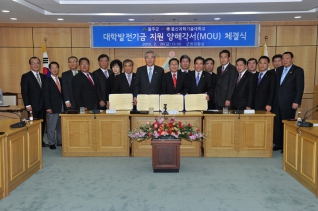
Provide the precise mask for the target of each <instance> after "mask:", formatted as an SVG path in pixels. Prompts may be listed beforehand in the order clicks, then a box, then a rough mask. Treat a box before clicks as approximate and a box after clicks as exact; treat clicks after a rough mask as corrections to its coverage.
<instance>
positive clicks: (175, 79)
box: [172, 73, 177, 88]
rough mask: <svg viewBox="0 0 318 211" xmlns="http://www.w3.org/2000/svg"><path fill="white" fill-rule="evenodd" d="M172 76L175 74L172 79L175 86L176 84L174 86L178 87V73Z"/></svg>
mask: <svg viewBox="0 0 318 211" xmlns="http://www.w3.org/2000/svg"><path fill="white" fill-rule="evenodd" d="M172 76H173V77H172V79H173V86H174V88H176V87H177V77H176V74H175V73H173V75H172Z"/></svg>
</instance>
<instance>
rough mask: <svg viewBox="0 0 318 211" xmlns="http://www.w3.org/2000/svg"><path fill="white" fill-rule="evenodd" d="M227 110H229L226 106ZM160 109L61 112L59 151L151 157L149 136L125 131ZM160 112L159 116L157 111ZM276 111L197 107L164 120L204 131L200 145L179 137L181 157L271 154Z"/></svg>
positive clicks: (83, 154)
mask: <svg viewBox="0 0 318 211" xmlns="http://www.w3.org/2000/svg"><path fill="white" fill-rule="evenodd" d="M230 112H231V111H230ZM160 115H161V113H159V112H154V114H130V112H129V111H117V112H116V113H113V114H108V113H106V112H105V111H102V113H100V114H91V113H90V112H89V111H86V113H85V114H60V116H61V123H62V142H63V145H62V156H126V157H127V156H134V157H137V156H152V151H151V148H152V146H151V140H150V139H149V140H144V141H140V142H138V141H133V142H132V143H131V140H130V138H129V137H128V131H129V130H131V129H134V128H136V127H137V126H138V125H140V124H146V123H147V122H153V121H154V120H155V118H156V117H158V116H160ZM161 116H162V115H161ZM274 116H275V114H272V113H270V112H265V111H256V112H255V114H240V115H238V114H233V113H229V114H203V113H202V112H201V111H192V112H179V113H178V114H175V115H166V117H167V120H169V119H170V118H171V117H175V118H176V121H181V122H182V123H191V124H192V125H195V126H197V127H198V128H200V129H201V131H202V132H203V133H204V134H205V135H206V136H207V137H206V138H204V139H203V144H202V143H201V142H197V141H193V142H190V141H187V140H181V146H180V156H193V157H201V156H202V148H203V152H204V153H203V154H204V157H272V148H273V121H274Z"/></svg>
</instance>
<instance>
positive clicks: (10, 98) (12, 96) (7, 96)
mask: <svg viewBox="0 0 318 211" xmlns="http://www.w3.org/2000/svg"><path fill="white" fill-rule="evenodd" d="M3 104H4V105H18V94H17V93H11V92H5V93H3Z"/></svg>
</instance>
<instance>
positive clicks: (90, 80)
mask: <svg viewBox="0 0 318 211" xmlns="http://www.w3.org/2000/svg"><path fill="white" fill-rule="evenodd" d="M86 76H87V78H88V80H89V82H90V83H91V84H92V86H94V82H93V80H92V79H91V77H90V76H89V73H87V74H86Z"/></svg>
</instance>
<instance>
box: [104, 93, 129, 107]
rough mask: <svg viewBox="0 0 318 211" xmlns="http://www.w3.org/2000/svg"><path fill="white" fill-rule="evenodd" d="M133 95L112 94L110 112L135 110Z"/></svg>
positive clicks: (110, 96)
mask: <svg viewBox="0 0 318 211" xmlns="http://www.w3.org/2000/svg"><path fill="white" fill-rule="evenodd" d="M132 103H133V95H132V94H110V95H109V109H110V110H128V111H130V110H132V108H133V104H132Z"/></svg>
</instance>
